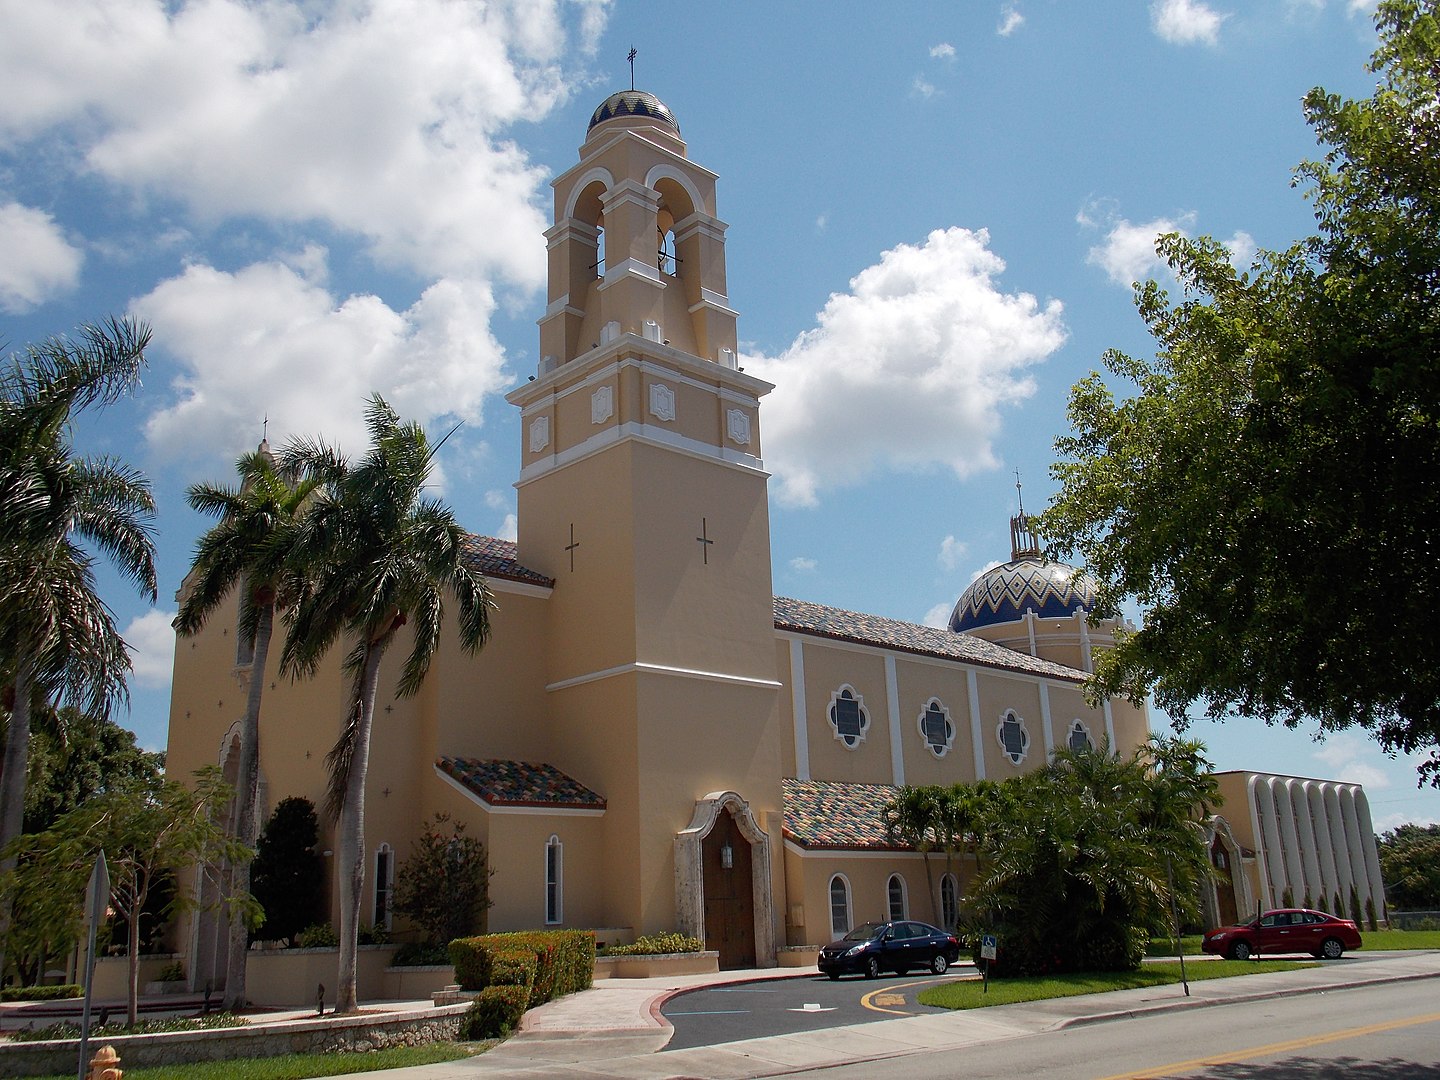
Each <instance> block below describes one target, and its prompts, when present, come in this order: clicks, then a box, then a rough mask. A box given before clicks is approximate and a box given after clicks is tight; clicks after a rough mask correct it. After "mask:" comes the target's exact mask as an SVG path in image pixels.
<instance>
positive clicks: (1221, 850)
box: [1210, 833, 1240, 926]
mask: <svg viewBox="0 0 1440 1080" xmlns="http://www.w3.org/2000/svg"><path fill="white" fill-rule="evenodd" d="M1210 865H1211V866H1213V867H1215V906H1216V909H1217V910H1216V915H1217V916H1218V917H1219V924H1220V925H1221V926H1233V925H1234V924H1235V923H1237V922H1239V921H1240V917H1239V910H1238V907H1237V905H1236V903H1235V876H1234V875H1235V873H1236V872H1237V871H1238V869H1239V868H1238V867H1231V865H1230V853H1229V852H1228V851H1227V850H1225V842H1224V841H1223V840H1222V839H1221V838H1220V834H1219V833H1216V834H1215V839H1214V840H1212V841H1211V842H1210Z"/></svg>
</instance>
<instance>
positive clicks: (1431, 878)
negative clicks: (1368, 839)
mask: <svg viewBox="0 0 1440 1080" xmlns="http://www.w3.org/2000/svg"><path fill="white" fill-rule="evenodd" d="M1377 846H1378V847H1379V851H1380V872H1381V875H1382V876H1383V877H1384V879H1385V893H1386V899H1387V900H1388V901H1389V904H1390V907H1392V908H1398V909H1400V910H1401V911H1404V910H1406V909H1409V910H1412V911H1413V910H1419V911H1436V910H1440V825H1401V826H1400V827H1399V828H1397V829H1392V830H1390V831H1389V832H1387V833H1384V834H1383V835H1381V836H1380V838H1379V843H1378V845H1377ZM1357 906H1358V905H1357Z"/></svg>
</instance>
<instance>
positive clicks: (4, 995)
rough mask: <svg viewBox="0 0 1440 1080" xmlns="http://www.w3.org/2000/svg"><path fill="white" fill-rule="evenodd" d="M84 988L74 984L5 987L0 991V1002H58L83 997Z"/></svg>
mask: <svg viewBox="0 0 1440 1080" xmlns="http://www.w3.org/2000/svg"><path fill="white" fill-rule="evenodd" d="M84 993H85V988H84V987H82V986H76V985H75V984H74V983H65V984H63V985H61V986H7V987H5V988H4V989H3V990H0V1001H59V1000H60V999H62V998H78V997H81V996H83V995H84Z"/></svg>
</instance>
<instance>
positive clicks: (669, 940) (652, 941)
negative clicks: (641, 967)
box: [605, 930, 705, 956]
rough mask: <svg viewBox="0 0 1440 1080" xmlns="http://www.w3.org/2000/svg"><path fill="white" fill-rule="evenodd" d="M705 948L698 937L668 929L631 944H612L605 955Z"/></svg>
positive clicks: (690, 950)
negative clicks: (664, 932) (663, 932)
mask: <svg viewBox="0 0 1440 1080" xmlns="http://www.w3.org/2000/svg"><path fill="white" fill-rule="evenodd" d="M704 948H705V943H704V942H703V941H701V940H700V939H699V938H693V937H686V936H685V935H684V934H680V933H676V932H675V931H673V930H672V931H670V932H669V933H666V934H650V935H648V936H645V937H638V938H636V939H635V943H634V944H633V945H614V946H611V947H610V948H609V949H606V950H605V955H606V956H664V955H667V954H670V953H696V952H700V951H701V950H702V949H704Z"/></svg>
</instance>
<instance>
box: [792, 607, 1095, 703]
mask: <svg viewBox="0 0 1440 1080" xmlns="http://www.w3.org/2000/svg"><path fill="white" fill-rule="evenodd" d="M775 629H777V630H792V631H795V632H796V633H801V634H815V635H816V636H818V637H827V638H834V639H835V640H837V641H851V642H855V643H856V644H859V645H875V646H877V647H879V648H882V649H894V650H896V651H899V652H910V653H919V654H920V655H922V656H935V657H939V658H940V659H942V660H960V661H963V662H965V663H967V664H979V665H982V666H984V667H994V668H1005V669H1007V670H1009V671H1021V672H1025V673H1026V674H1029V675H1046V676H1049V677H1050V678H1053V679H1065V680H1067V681H1069V682H1083V681H1084V680H1085V673H1084V672H1083V671H1076V670H1075V669H1074V668H1072V667H1066V666H1065V665H1064V664H1056V663H1054V662H1052V661H1050V660H1042V659H1040V658H1039V657H1038V656H1030V655H1028V654H1026V653H1022V652H1016V651H1015V650H1014V649H1007V648H1005V646H1003V645H996V644H995V643H994V642H993V641H986V640H985V639H984V638H978V637H972V636H971V635H969V634H957V633H955V632H954V631H953V630H943V629H940V628H938V627H933V626H919V625H917V624H915V623H907V622H901V621H900V620H899V619H886V618H883V617H881V616H879V615H865V614H863V613H861V612H858V611H846V610H844V609H843V608H834V607H827V606H825V605H824V604H812V603H810V602H809V601H806V600H792V599H790V598H789V597H788V596H777V597H775Z"/></svg>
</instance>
